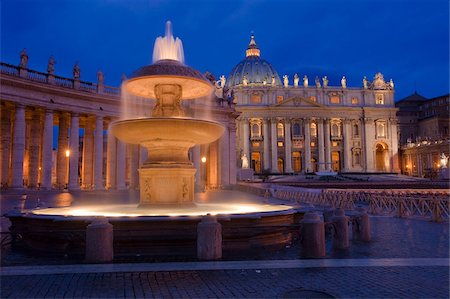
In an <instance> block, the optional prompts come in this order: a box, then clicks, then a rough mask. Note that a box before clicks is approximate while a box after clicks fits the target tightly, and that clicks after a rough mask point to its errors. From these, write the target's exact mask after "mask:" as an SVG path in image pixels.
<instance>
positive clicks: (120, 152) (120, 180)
mask: <svg viewBox="0 0 450 299" xmlns="http://www.w3.org/2000/svg"><path fill="white" fill-rule="evenodd" d="M125 148H126V145H125V143H124V142H122V141H120V140H117V175H116V180H117V181H116V182H117V183H116V185H117V190H124V189H126V188H127V186H126V184H125V170H126V155H125Z"/></svg>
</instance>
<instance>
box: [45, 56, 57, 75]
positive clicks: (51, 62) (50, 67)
mask: <svg viewBox="0 0 450 299" xmlns="http://www.w3.org/2000/svg"><path fill="white" fill-rule="evenodd" d="M55 63H56V61H55V58H54V57H53V55H51V56H50V57H49V58H48V63H47V73H48V74H49V75H53V74H55Z"/></svg>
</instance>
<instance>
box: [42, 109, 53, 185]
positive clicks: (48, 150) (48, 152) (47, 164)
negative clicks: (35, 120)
mask: <svg viewBox="0 0 450 299" xmlns="http://www.w3.org/2000/svg"><path fill="white" fill-rule="evenodd" d="M52 156H53V111H51V110H46V111H45V119H44V134H43V141H42V182H41V187H42V188H43V189H45V190H50V189H52V168H53V162H52V160H53V159H52Z"/></svg>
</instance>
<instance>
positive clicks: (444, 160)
mask: <svg viewBox="0 0 450 299" xmlns="http://www.w3.org/2000/svg"><path fill="white" fill-rule="evenodd" d="M439 163H440V164H441V168H442V169H444V168H447V165H448V157H447V156H446V155H445V154H444V153H442V154H441V158H440V161H439Z"/></svg>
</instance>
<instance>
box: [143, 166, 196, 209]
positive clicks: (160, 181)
mask: <svg viewBox="0 0 450 299" xmlns="http://www.w3.org/2000/svg"><path fill="white" fill-rule="evenodd" d="M195 172H196V169H195V168H194V167H192V166H190V167H189V166H185V167H180V166H175V167H164V166H160V167H154V168H153V167H152V168H145V167H143V168H141V169H139V180H140V182H139V183H140V186H142V187H141V195H140V203H139V207H146V206H149V205H170V204H188V203H193V201H194V181H195Z"/></svg>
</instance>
